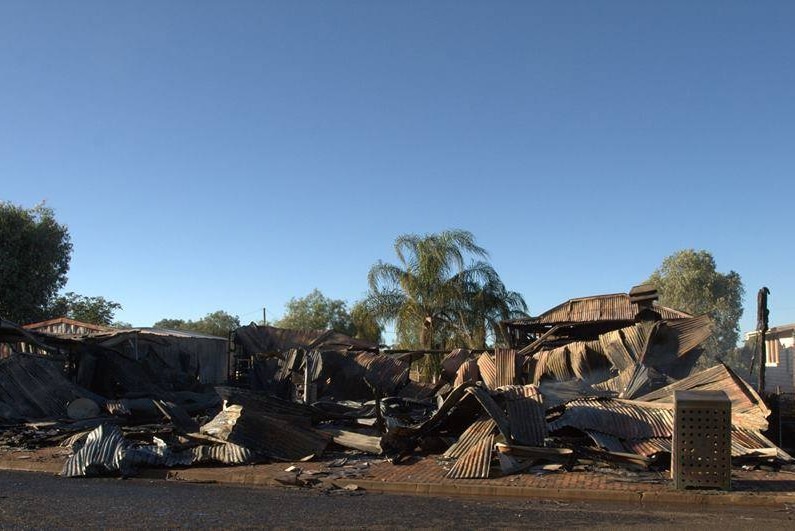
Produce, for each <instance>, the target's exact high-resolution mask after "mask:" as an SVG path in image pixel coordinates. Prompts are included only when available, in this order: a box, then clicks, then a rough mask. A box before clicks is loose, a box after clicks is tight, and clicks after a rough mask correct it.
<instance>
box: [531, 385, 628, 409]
mask: <svg viewBox="0 0 795 531" xmlns="http://www.w3.org/2000/svg"><path fill="white" fill-rule="evenodd" d="M539 389H540V390H541V395H542V396H543V397H544V407H546V408H547V409H551V408H553V407H557V406H559V405H561V404H566V403H568V402H571V401H573V400H580V399H582V398H583V397H585V396H589V397H600V398H611V397H614V396H615V393H614V392H613V391H605V390H601V389H597V388H595V387H591V386H589V385H588V384H586V383H585V382H581V381H579V380H569V381H568V382H552V381H544V382H541V385H539Z"/></svg>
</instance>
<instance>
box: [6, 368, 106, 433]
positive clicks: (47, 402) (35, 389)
mask: <svg viewBox="0 0 795 531" xmlns="http://www.w3.org/2000/svg"><path fill="white" fill-rule="evenodd" d="M77 398H90V399H92V400H94V401H95V402H97V403H98V404H99V405H100V406H102V405H104V403H105V399H104V398H102V397H101V396H99V395H96V394H94V393H92V392H91V391H88V390H86V389H83V388H81V387H78V386H77V385H75V384H73V383H72V382H70V381H69V380H67V379H66V377H65V376H64V375H63V373H62V372H61V370H60V368H59V366H58V362H57V361H55V360H52V359H49V358H45V357H42V356H37V355H33V354H14V355H12V356H9V357H8V358H4V359H2V360H0V418H2V417H6V418H9V419H12V418H13V419H38V418H58V417H65V416H66V406H67V405H68V404H69V402H71V401H72V400H75V399H77Z"/></svg>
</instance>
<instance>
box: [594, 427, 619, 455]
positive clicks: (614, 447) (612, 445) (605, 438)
mask: <svg viewBox="0 0 795 531" xmlns="http://www.w3.org/2000/svg"><path fill="white" fill-rule="evenodd" d="M585 433H587V434H588V437H590V438H591V439H592V440H593V442H595V443H596V446H598V447H599V448H602V449H603V450H607V451H608V452H625V451H626V448H624V445H623V444H621V441H620V440H619V438H618V437H615V436H613V435H607V434H606V433H602V432H599V431H595V430H587V431H586V432H585Z"/></svg>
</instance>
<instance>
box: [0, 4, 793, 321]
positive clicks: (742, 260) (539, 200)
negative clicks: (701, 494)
mask: <svg viewBox="0 0 795 531" xmlns="http://www.w3.org/2000/svg"><path fill="white" fill-rule="evenodd" d="M794 28H795V3H793V2H790V1H782V2H764V3H757V2H728V1H723V0H721V1H715V2H708V1H699V2H692V1H687V2H658V1H648V2H642V1H627V2H619V1H608V2H591V1H583V2H519V1H516V2H464V1H461V0H455V1H446V2H443V1H435V2H420V1H400V2H379V1H352V0H350V1H343V0H339V1H319V2H310V1H301V2H295V1H284V2H262V1H235V2H196V1H190V2H187V1H186V2H178V1H169V2H154V1H151V2H105V1H97V2H89V1H75V2H62V1H54V2H38V1H31V0H24V1H19V2H16V1H11V0H5V1H4V2H2V3H0V179H1V181H0V182H1V183H2V184H0V198H2V199H4V200H10V201H13V202H16V203H20V204H23V205H25V206H33V205H34V204H36V203H38V202H40V201H42V200H46V202H47V204H48V205H49V206H51V207H52V208H54V209H55V211H56V215H57V217H58V218H59V220H61V221H62V222H64V223H66V224H67V225H68V226H69V229H70V232H71V234H72V239H73V243H74V255H73V259H72V267H71V271H70V273H69V283H68V285H67V289H68V290H72V291H76V292H79V293H82V294H86V295H102V296H105V297H107V298H110V299H113V300H116V301H119V302H120V303H122V304H123V306H124V310H123V311H122V312H120V313H119V314H118V315H117V317H118V318H119V319H121V320H125V321H129V322H131V323H133V324H135V325H151V324H152V323H153V322H154V321H156V320H158V319H160V318H163V317H181V318H193V319H195V318H199V317H201V316H203V315H205V314H206V313H208V312H211V311H214V310H216V309H224V310H227V311H229V312H231V313H235V314H238V315H240V317H241V320H242V321H244V322H247V321H250V320H254V319H257V318H260V316H261V308H262V306H266V307H267V308H268V312H269V317H277V316H279V315H280V314H281V313H282V311H283V308H284V303H285V302H286V301H287V300H289V299H290V298H291V297H294V296H302V295H305V294H307V293H308V292H309V291H311V290H312V289H313V288H316V287H317V288H319V289H320V290H322V291H323V292H324V293H325V294H327V295H329V296H331V297H335V298H343V299H347V300H354V299H357V298H359V297H361V296H362V295H363V294H364V293H365V292H366V289H367V285H366V274H367V271H368V269H369V267H370V266H371V265H372V264H373V263H374V262H375V261H377V260H378V259H385V260H392V259H393V257H394V254H393V252H392V247H391V246H392V241H393V239H394V238H395V236H397V235H398V234H401V233H410V232H418V233H427V232H434V231H438V230H441V229H445V228H450V227H457V228H464V229H468V230H470V231H472V232H473V233H474V234H475V235H476V236H477V238H478V240H479V242H480V243H481V244H482V245H483V246H485V247H486V248H487V249H488V250H489V251H490V253H491V259H492V263H493V265H494V266H495V268H496V269H497V271H498V272H499V273H500V274H501V276H502V277H503V280H504V281H505V283H506V284H507V285H508V287H509V288H510V289H513V290H517V291H519V292H521V293H523V294H524V296H525V298H526V300H527V301H528V303H529V305H530V307H531V313H533V314H537V313H539V312H541V311H544V310H545V309H547V308H549V307H551V306H553V305H555V304H557V303H559V302H561V301H563V300H566V299H568V298H571V297H577V296H584V295H591V294H598V293H612V292H619V291H627V290H628V289H629V288H630V287H631V286H632V285H633V284H636V283H638V282H640V281H642V280H643V279H645V278H646V277H647V276H648V275H649V274H650V273H651V272H652V271H653V270H654V269H655V268H656V267H657V266H658V265H659V264H660V262H661V261H662V259H663V258H664V257H665V256H667V255H669V254H671V253H672V252H674V251H676V250H678V249H682V248H689V247H693V248H697V249H707V250H709V251H711V252H712V253H713V255H714V256H715V258H716V260H717V263H718V269H719V270H721V271H729V270H732V269H733V270H736V271H738V272H739V273H740V274H741V276H742V278H743V281H744V283H745V286H746V291H747V296H746V313H745V316H744V318H743V321H742V329H743V331H747V330H749V329H750V328H752V327H753V323H754V314H755V304H754V301H755V295H756V291H757V290H758V289H759V288H760V287H761V286H762V285H767V286H769V287H770V289H771V291H772V295H771V299H770V303H771V320H772V321H773V322H774V323H777V324H781V323H788V322H795V288H793V276H792V271H793V258H794V254H795V247H794V246H793V243H792V229H793V207H792V201H793V198H794V197H795V184H794V183H795V179H793V177H795V171H794V170H795V145H794V144H795V29H794Z"/></svg>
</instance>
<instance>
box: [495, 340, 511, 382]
mask: <svg viewBox="0 0 795 531" xmlns="http://www.w3.org/2000/svg"><path fill="white" fill-rule="evenodd" d="M494 363H495V365H496V376H495V380H496V383H495V385H496V386H497V387H502V386H504V385H514V384H515V383H516V351H515V350H512V349H504V348H498V349H495V351H494Z"/></svg>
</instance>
